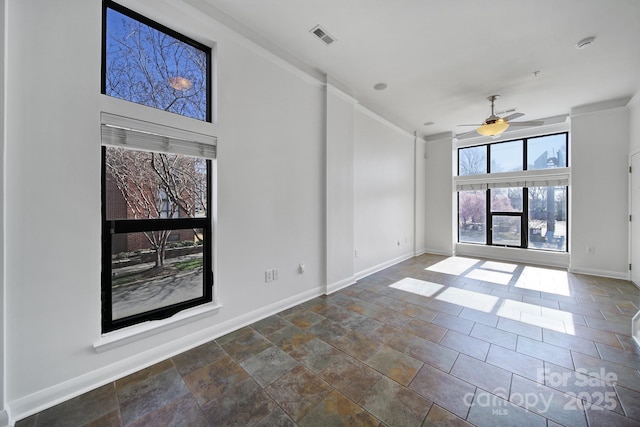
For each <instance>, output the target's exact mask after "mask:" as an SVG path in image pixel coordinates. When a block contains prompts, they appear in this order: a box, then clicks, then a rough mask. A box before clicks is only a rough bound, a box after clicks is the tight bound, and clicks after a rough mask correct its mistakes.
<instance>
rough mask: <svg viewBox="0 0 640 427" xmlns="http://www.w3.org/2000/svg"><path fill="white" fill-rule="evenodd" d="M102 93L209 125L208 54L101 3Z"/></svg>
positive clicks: (194, 44) (141, 18)
mask: <svg viewBox="0 0 640 427" xmlns="http://www.w3.org/2000/svg"><path fill="white" fill-rule="evenodd" d="M103 4H104V22H103V50H102V65H103V73H102V93H103V94H105V95H109V96H113V97H116V98H120V99H124V100H126V101H131V102H135V103H137V104H142V105H146V106H148V107H153V108H157V109H160V110H164V111H170V112H172V113H176V114H180V115H183V116H186V117H191V118H194V119H198V120H204V121H209V122H210V121H211V107H210V106H211V100H210V99H211V84H210V82H211V48H209V47H208V46H205V45H203V44H201V43H198V42H196V41H195V40H192V39H190V38H188V37H185V36H184V35H182V34H179V33H177V32H175V31H173V30H171V29H169V28H167V27H164V26H162V25H160V24H158V23H157V22H154V21H151V20H150V19H147V18H145V17H144V16H141V15H139V14H137V13H135V12H133V11H131V10H129V9H126V8H124V7H122V6H120V5H119V4H117V3H114V2H112V1H110V0H104V2H103Z"/></svg>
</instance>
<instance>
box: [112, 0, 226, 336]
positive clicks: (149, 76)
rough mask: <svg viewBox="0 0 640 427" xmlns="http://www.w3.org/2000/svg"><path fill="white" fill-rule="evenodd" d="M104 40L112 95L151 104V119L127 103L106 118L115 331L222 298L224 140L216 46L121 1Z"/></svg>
mask: <svg viewBox="0 0 640 427" xmlns="http://www.w3.org/2000/svg"><path fill="white" fill-rule="evenodd" d="M102 41H103V45H102V75H101V79H102V81H101V90H102V94H104V95H107V96H110V97H114V98H119V99H122V100H124V101H129V102H134V103H137V104H141V105H144V106H145V107H151V108H150V109H148V111H146V112H145V117H144V120H141V119H142V118H141V117H125V116H126V115H127V114H122V112H123V111H127V112H130V111H138V110H139V109H131V108H129V107H128V106H126V105H123V104H122V103H118V102H110V103H108V105H113V107H109V108H115V109H116V110H119V111H110V112H102V117H101V119H102V120H101V121H102V124H101V145H102V152H101V153H102V154H101V156H102V159H101V161H102V171H101V196H102V280H101V296H102V332H103V333H105V332H110V331H114V330H117V329H121V328H124V327H127V326H131V325H135V324H138V323H142V322H145V321H149V320H157V319H165V318H168V317H170V316H172V315H174V314H175V313H178V312H179V311H181V310H184V309H187V308H191V307H195V306H197V305H201V304H205V303H208V302H211V301H212V300H213V256H212V253H213V224H212V221H213V219H212V185H213V184H212V183H213V172H212V170H213V167H214V164H213V159H215V157H216V142H217V139H216V138H215V137H214V136H212V134H213V125H212V124H211V123H210V122H211V115H212V112H211V104H212V102H211V81H212V80H211V48H210V47H208V46H205V45H202V44H200V43H198V42H196V41H194V40H192V39H190V38H188V37H185V36H184V35H182V34H179V33H177V32H175V31H173V30H171V29H169V28H166V27H164V26H162V25H160V24H158V23H156V22H154V21H152V20H150V19H147V18H145V17H144V16H141V15H139V14H137V13H135V12H133V11H131V10H129V9H126V8H124V7H122V6H120V5H118V4H117V3H114V2H112V1H111V0H103V39H102ZM118 113H120V114H118ZM131 114H137V113H128V115H131ZM173 114H178V115H181V116H184V117H187V119H184V118H182V117H180V118H176V117H175V116H173ZM175 119H179V120H175ZM203 122H209V123H203ZM159 123H168V124H170V125H160V124H159ZM210 129H211V132H209V130H210Z"/></svg>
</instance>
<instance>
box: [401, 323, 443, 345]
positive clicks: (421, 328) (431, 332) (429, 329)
mask: <svg viewBox="0 0 640 427" xmlns="http://www.w3.org/2000/svg"><path fill="white" fill-rule="evenodd" d="M402 331H404V332H407V333H409V334H412V335H415V336H417V337H420V338H424V339H426V340H429V341H433V342H440V340H441V339H442V337H443V336H444V334H445V333H446V332H447V329H446V328H443V327H442V326H437V325H434V324H433V323H429V322H425V321H422V320H418V319H413V320H412V321H411V322H409V323H407V324H406V325H405V327H404V328H402Z"/></svg>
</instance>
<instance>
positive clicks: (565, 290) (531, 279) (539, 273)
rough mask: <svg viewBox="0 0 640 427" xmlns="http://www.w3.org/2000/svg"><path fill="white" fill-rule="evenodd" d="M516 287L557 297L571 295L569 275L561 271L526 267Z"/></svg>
mask: <svg viewBox="0 0 640 427" xmlns="http://www.w3.org/2000/svg"><path fill="white" fill-rule="evenodd" d="M514 286H515V287H516V288H521V289H531V290H534V291H541V292H548V293H551V294H556V295H564V296H570V295H571V290H570V289H569V275H568V274H567V272H566V271H560V270H549V269H546V268H540V267H525V268H524V270H523V271H522V273H521V274H520V276H519V277H518V280H517V281H516V283H515V285H514Z"/></svg>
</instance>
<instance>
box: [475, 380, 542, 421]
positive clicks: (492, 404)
mask: <svg viewBox="0 0 640 427" xmlns="http://www.w3.org/2000/svg"><path fill="white" fill-rule="evenodd" d="M467 420H468V421H469V422H470V423H473V424H474V425H476V426H478V427H484V426H486V427H494V426H496V427H498V426H504V427H510V426H527V427H529V426H531V427H535V426H538V427H546V426H547V420H546V419H545V418H544V417H542V416H540V415H537V414H534V413H533V412H530V411H528V410H526V409H523V408H521V407H519V406H517V405H514V404H513V403H511V402H509V401H507V400H506V399H504V398H502V397H500V396H496V395H494V394H491V393H489V392H487V391H485V390H482V389H477V390H476V393H475V395H474V396H473V401H472V403H471V409H470V410H469V416H468V417H467Z"/></svg>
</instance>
